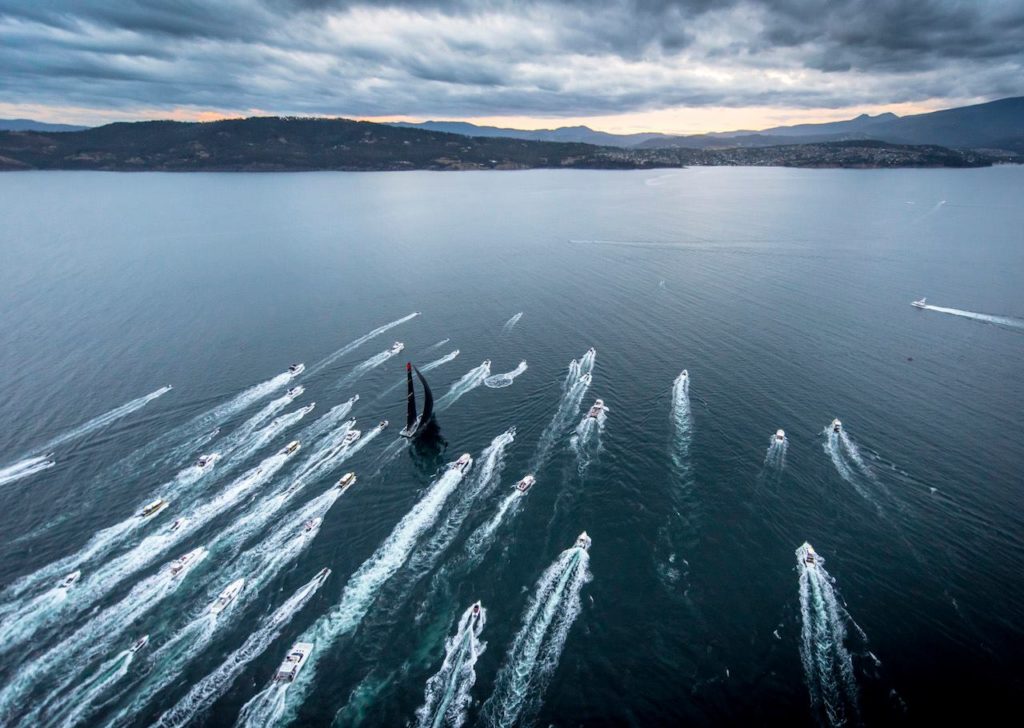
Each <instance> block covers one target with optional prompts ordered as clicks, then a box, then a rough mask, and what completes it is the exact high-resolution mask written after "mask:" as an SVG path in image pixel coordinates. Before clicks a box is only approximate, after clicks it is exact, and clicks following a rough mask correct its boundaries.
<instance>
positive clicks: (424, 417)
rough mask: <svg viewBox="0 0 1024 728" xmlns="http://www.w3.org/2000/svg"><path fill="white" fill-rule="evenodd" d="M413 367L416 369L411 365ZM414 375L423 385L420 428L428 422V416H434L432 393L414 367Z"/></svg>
mask: <svg viewBox="0 0 1024 728" xmlns="http://www.w3.org/2000/svg"><path fill="white" fill-rule="evenodd" d="M413 369H416V367H413ZM416 376H417V377H419V378H420V384H422V385H423V412H422V413H421V414H420V429H422V428H423V427H425V426H426V424H427V423H428V422H430V418H431V417H433V416H434V395H433V393H432V392H431V391H430V385H429V384H427V380H426V379H424V378H423V375H422V374H420V370H419V369H416ZM410 381H412V380H411V379H410ZM414 408H415V406H414Z"/></svg>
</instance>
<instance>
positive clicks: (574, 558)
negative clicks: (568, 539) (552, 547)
mask: <svg viewBox="0 0 1024 728" xmlns="http://www.w3.org/2000/svg"><path fill="white" fill-rule="evenodd" d="M589 563H590V555H589V554H588V553H587V551H586V550H585V549H583V548H580V547H577V546H573V547H572V548H569V549H566V550H565V551H563V552H562V553H561V555H559V557H558V558H557V559H556V560H555V562H554V563H553V564H552V565H551V566H549V567H548V568H547V570H546V571H545V572H544V574H543V575H542V576H541V578H540V580H538V582H537V587H536V589H535V590H534V593H533V596H532V597H531V599H530V603H529V605H528V606H527V608H526V614H525V615H524V616H523V624H522V626H521V627H520V629H519V631H518V632H517V633H516V636H515V637H514V638H513V640H512V646H511V647H510V648H509V651H508V654H507V655H506V656H505V662H504V664H503V665H502V667H501V669H500V670H499V672H498V676H497V678H496V680H495V687H494V693H493V694H492V695H491V697H490V698H489V699H488V700H487V702H486V703H485V704H484V707H483V712H484V715H485V716H487V719H488V721H489V723H490V724H491V725H494V726H512V725H515V724H517V723H519V722H520V721H522V722H527V718H528V717H529V715H530V714H532V713H533V712H534V711H535V710H536V709H537V708H539V707H540V702H541V699H542V697H543V694H544V690H545V688H546V687H547V684H548V682H549V681H550V679H551V676H552V675H553V674H554V671H555V668H557V667H558V660H559V658H560V657H561V654H562V649H563V647H564V646H565V640H566V638H567V637H568V635H569V630H570V628H571V627H572V625H573V622H575V621H576V617H577V616H578V615H579V613H580V608H581V603H580V591H581V590H582V589H583V585H584V584H586V583H587V582H588V581H590V570H589V568H588V566H589Z"/></svg>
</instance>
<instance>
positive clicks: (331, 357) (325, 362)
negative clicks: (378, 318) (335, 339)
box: [309, 311, 420, 375]
mask: <svg viewBox="0 0 1024 728" xmlns="http://www.w3.org/2000/svg"><path fill="white" fill-rule="evenodd" d="M419 315H420V312H419V311H414V312H412V313H411V314H409V315H408V316H403V317H402V318H400V319H395V320H394V321H392V322H390V323H387V324H384V325H383V326H378V327H377V328H375V329H374V330H373V331H371V332H370V333H368V334H363V335H362V336H360V337H359V338H358V339H354V340H353V341H350V342H349V343H347V344H345V346H343V347H341V348H340V349H338V350H337V351H335V352H334V353H333V354H328V355H327V356H326V357H325V358H323V359H321V360H320V361H318V362H317V363H316V364H314V365H313V366H312V367H311V368H310V370H309V374H310V375H313V374H316V373H317V372H319V371H320V370H322V369H323V368H324V367H328V366H330V365H331V364H333V363H334V362H336V361H337V360H338V359H340V358H341V357H343V356H345V355H346V354H348V353H349V352H350V351H354V350H355V349H356V348H358V347H360V346H362V345H363V344H365V343H366V342H367V341H369V340H370V339H373V338H376V337H377V336H380V335H381V334H383V333H384V332H385V331H389V330H391V329H393V328H395V327H396V326H398V325H400V324H404V323H405V322H406V321H411V320H412V319H414V318H416V317H417V316H419Z"/></svg>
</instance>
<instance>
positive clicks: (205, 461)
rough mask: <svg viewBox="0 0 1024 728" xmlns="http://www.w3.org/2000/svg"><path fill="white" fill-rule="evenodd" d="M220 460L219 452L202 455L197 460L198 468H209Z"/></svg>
mask: <svg viewBox="0 0 1024 728" xmlns="http://www.w3.org/2000/svg"><path fill="white" fill-rule="evenodd" d="M219 459H220V453H219V452H211V453H210V454H209V455H200V456H199V458H198V459H197V460H196V467H197V468H208V467H210V466H211V465H213V464H214V463H215V462H217V461H218V460H219Z"/></svg>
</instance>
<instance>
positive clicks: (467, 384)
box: [435, 359, 491, 411]
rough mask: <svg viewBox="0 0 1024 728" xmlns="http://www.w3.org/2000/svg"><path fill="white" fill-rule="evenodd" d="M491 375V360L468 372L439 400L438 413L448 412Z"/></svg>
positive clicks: (436, 407)
mask: <svg viewBox="0 0 1024 728" xmlns="http://www.w3.org/2000/svg"><path fill="white" fill-rule="evenodd" d="M490 375H491V360H490V359H486V360H484V362H483V363H482V364H480V366H477V367H473V368H472V369H470V370H469V371H468V372H466V373H465V374H463V375H462V377H460V378H459V380H458V381H456V382H455V383H454V384H453V385H452V386H451V387H449V388H448V391H447V392H445V393H444V395H443V396H442V397H441V398H440V399H439V400H437V405H436V406H435V409H436V410H438V411H442V410H446V409H448V408H449V407H451V406H452V405H453V404H455V403H456V402H457V401H459V399H460V398H462V397H464V396H465V395H466V394H468V393H469V392H472V391H473V390H474V389H476V388H477V387H479V386H480V385H481V384H483V383H484V380H485V379H487V377H489V376H490Z"/></svg>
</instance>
